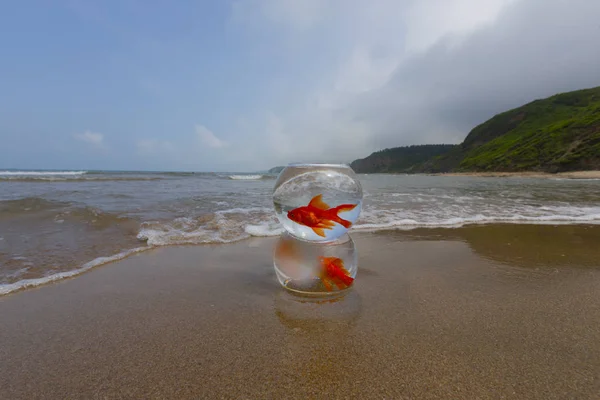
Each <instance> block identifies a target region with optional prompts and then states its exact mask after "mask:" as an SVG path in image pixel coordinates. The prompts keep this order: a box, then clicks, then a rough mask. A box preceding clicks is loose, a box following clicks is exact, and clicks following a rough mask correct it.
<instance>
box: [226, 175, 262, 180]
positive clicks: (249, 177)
mask: <svg viewBox="0 0 600 400" xmlns="http://www.w3.org/2000/svg"><path fill="white" fill-rule="evenodd" d="M262 178H263V176H262V175H229V179H233V180H239V181H256V180H259V179H262Z"/></svg>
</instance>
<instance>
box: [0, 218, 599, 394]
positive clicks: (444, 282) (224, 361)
mask: <svg viewBox="0 0 600 400" xmlns="http://www.w3.org/2000/svg"><path fill="white" fill-rule="evenodd" d="M353 239H354V241H355V243H356V246H357V250H358V255H359V270H358V276H357V278H356V282H355V285H354V287H353V288H352V289H351V291H350V292H349V293H348V294H347V295H346V296H343V297H342V298H340V299H339V300H336V301H329V302H318V301H309V300H306V299H304V298H298V297H296V296H290V295H289V294H288V293H287V292H286V291H285V290H284V289H283V288H282V287H281V286H280V285H279V283H278V282H277V279H276V277H275V273H274V269H273V265H272V247H273V245H274V244H275V240H276V238H256V239H254V240H248V241H243V242H237V243H233V244H231V245H227V246H221V245H213V246H173V247H161V248H155V249H152V250H151V251H146V252H142V253H138V254H135V255H133V256H131V257H128V258H126V259H124V260H120V261H117V262H114V263H110V264H108V265H105V266H103V267H102V268H94V269H92V270H90V271H89V272H88V273H85V274H82V275H81V276H79V277H78V278H77V279H68V280H64V281H61V282H58V283H56V284H53V285H45V286H41V287H38V288H36V289H32V290H28V291H23V292H19V293H15V294H14V295H11V296H3V297H0V316H1V318H2V322H3V323H2V328H0V342H1V343H2V344H3V346H2V355H3V356H2V361H0V375H1V376H3V378H4V381H5V382H6V384H5V385H4V387H3V394H4V395H5V396H7V398H11V399H30V398H291V399H295V398H298V399H303V398H314V397H330V398H350V397H355V398H365V399H370V398H501V397H507V398H512V397H516V398H528V399H544V400H551V399H559V398H562V397H564V396H567V397H572V398H580V399H594V398H595V395H596V394H597V388H598V386H597V379H596V378H597V376H598V373H600V364H598V362H597V360H599V359H600V345H599V343H600V329H598V327H599V326H600V298H598V296H596V294H597V292H598V290H599V289H600V248H597V246H594V245H593V244H594V243H597V242H598V240H599V239H600V227H596V226H574V225H572V226H558V227H549V226H539V225H530V226H522V225H509V226H490V225H488V226H472V227H465V228H460V229H456V230H444V229H434V230H432V229H420V230H415V231H410V232H402V231H391V232H390V231H388V232H385V233H383V232H378V233H358V232H357V233H356V234H354V235H353ZM399 255H401V257H398V256H399Z"/></svg>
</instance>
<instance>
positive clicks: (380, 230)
mask: <svg viewBox="0 0 600 400" xmlns="http://www.w3.org/2000/svg"><path fill="white" fill-rule="evenodd" d="M503 226H506V227H508V226H513V227H515V226H516V227H518V226H523V227H524V226H546V227H550V226H554V227H558V226H562V227H569V226H572V227H586V226H589V227H593V226H600V221H591V220H590V221H577V222H573V221H562V220H548V221H547V220H532V221H527V220H515V221H509V220H505V221H500V220H498V221H468V222H461V223H458V224H454V225H453V224H449V225H431V226H427V225H405V226H382V227H375V228H373V227H365V228H361V227H360V225H359V226H357V228H356V229H354V230H351V231H350V235H351V236H354V235H369V234H383V235H385V234H393V233H405V234H408V235H410V234H412V233H418V232H423V231H429V232H438V231H444V232H445V234H446V235H447V236H449V237H453V236H455V235H453V234H452V231H453V230H458V231H460V230H464V229H469V228H473V227H492V228H493V227H503ZM278 237H279V235H268V236H249V237H246V238H242V239H238V240H234V241H231V242H214V243H213V242H208V243H174V244H167V245H148V246H145V247H135V248H131V249H128V250H124V251H122V252H119V253H116V254H113V255H109V256H100V257H97V258H95V259H93V260H90V261H88V262H85V263H83V264H81V265H79V266H77V267H74V268H73V269H71V270H67V271H62V272H57V273H54V274H51V275H47V276H44V277H40V278H33V279H24V280H21V281H17V282H13V283H9V284H0V300H1V299H2V298H3V297H6V296H9V295H13V294H16V293H20V292H25V291H29V290H33V289H36V288H39V287H44V286H49V285H54V284H58V283H60V282H63V281H66V280H72V279H76V278H78V277H80V276H81V275H83V274H86V273H89V272H91V271H93V270H96V269H98V268H102V267H105V266H107V265H110V264H114V263H117V262H120V261H123V260H126V259H128V258H130V257H132V256H135V255H137V254H139V253H144V252H148V251H153V250H157V249H162V248H183V247H214V246H218V247H221V246H231V245H236V244H238V243H244V242H248V241H250V242H252V241H254V242H256V241H262V240H274V239H276V238H278Z"/></svg>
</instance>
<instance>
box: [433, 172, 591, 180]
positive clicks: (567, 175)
mask: <svg viewBox="0 0 600 400" xmlns="http://www.w3.org/2000/svg"><path fill="white" fill-rule="evenodd" d="M431 175H435V176H476V177H485V178H555V179H556V178H558V179H600V171H571V172H558V173H556V174H551V173H548V172H527V171H525V172H447V173H442V174H431Z"/></svg>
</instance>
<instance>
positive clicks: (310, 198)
mask: <svg viewBox="0 0 600 400" xmlns="http://www.w3.org/2000/svg"><path fill="white" fill-rule="evenodd" d="M362 200H363V192H362V187H361V185H360V182H359V181H358V179H357V177H356V174H355V173H354V171H353V170H352V168H350V167H349V166H348V165H344V164H290V165H288V166H287V167H286V168H285V169H284V170H283V171H281V173H280V174H279V176H278V178H277V181H276V182H275V187H274V189H273V204H274V206H275V212H276V213H277V217H278V219H279V221H280V222H281V224H282V225H283V227H284V228H285V230H286V231H287V232H289V233H290V234H291V235H293V236H294V237H296V238H298V239H301V240H305V241H313V242H328V241H333V240H336V239H338V238H340V237H342V236H343V235H344V234H346V233H347V232H348V230H349V229H350V227H352V225H353V224H354V223H355V222H356V220H357V219H358V216H359V214H360V211H361V208H362Z"/></svg>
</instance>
